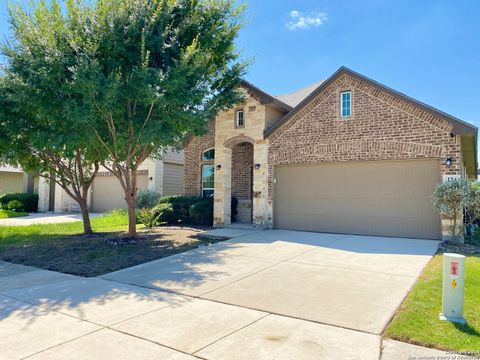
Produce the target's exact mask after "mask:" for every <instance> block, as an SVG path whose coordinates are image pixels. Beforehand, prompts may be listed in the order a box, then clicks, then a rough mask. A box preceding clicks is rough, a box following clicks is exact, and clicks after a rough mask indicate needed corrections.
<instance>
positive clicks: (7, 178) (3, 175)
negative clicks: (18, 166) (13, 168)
mask: <svg viewBox="0 0 480 360" xmlns="http://www.w3.org/2000/svg"><path fill="white" fill-rule="evenodd" d="M22 190H23V174H22V173H14V172H3V171H0V195H2V194H6V193H16V192H22Z"/></svg>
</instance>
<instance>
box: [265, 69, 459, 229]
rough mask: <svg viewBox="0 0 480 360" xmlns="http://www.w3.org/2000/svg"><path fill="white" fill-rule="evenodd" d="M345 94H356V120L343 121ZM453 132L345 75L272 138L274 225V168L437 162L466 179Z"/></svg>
mask: <svg viewBox="0 0 480 360" xmlns="http://www.w3.org/2000/svg"><path fill="white" fill-rule="evenodd" d="M346 90H350V91H351V92H352V116H351V117H348V118H341V117H340V108H339V106H340V92H342V91H346ZM451 131H452V125H451V123H449V122H448V121H446V120H444V119H442V118H439V117H435V116H434V115H432V114H431V113H429V112H426V111H424V110H422V109H421V108H419V107H418V106H415V105H413V104H411V103H409V102H407V101H405V100H403V99H400V98H397V97H393V96H392V95H390V94H388V93H387V92H385V91H382V90H380V89H379V88H377V87H375V86H373V85H371V84H369V83H366V82H365V81H361V80H360V79H357V78H355V77H352V76H349V75H346V74H344V75H342V76H340V77H339V78H337V79H336V80H335V81H334V82H333V83H331V84H330V85H329V86H328V87H327V88H326V89H325V90H324V91H322V92H321V93H320V94H319V95H317V97H316V98H314V99H312V101H310V103H308V104H307V105H306V106H305V107H304V108H303V109H302V110H301V111H299V112H298V113H297V114H295V115H294V116H293V117H292V118H291V119H289V121H287V122H286V123H285V124H283V125H282V126H281V127H280V128H279V129H277V131H276V132H274V133H273V134H272V135H271V136H270V137H269V138H268V140H269V154H268V164H269V169H268V170H269V172H268V206H269V209H268V214H269V218H268V220H269V223H270V224H271V222H272V210H273V209H272V195H273V194H272V191H273V168H274V166H275V165H286V164H296V163H322V162H327V163H329V162H337V161H361V160H403V159H421V158H438V159H441V160H442V161H440V164H441V165H440V173H441V175H461V174H462V173H463V161H462V158H461V149H460V139H459V138H458V139H457V138H456V137H452V136H451V135H450V134H451ZM447 157H451V158H452V160H453V163H452V165H451V166H450V167H446V166H445V165H444V159H446V158H447ZM443 223H444V222H443ZM443 226H445V223H444V224H443Z"/></svg>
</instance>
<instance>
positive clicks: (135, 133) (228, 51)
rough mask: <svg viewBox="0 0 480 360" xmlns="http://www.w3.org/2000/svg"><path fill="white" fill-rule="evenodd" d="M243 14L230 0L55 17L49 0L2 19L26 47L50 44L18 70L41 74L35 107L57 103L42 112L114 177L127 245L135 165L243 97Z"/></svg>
mask: <svg viewBox="0 0 480 360" xmlns="http://www.w3.org/2000/svg"><path fill="white" fill-rule="evenodd" d="M243 10H244V6H243V5H240V6H237V5H235V1H233V0H226V1H225V0H149V1H146V0H122V1H119V0H98V1H96V2H95V1H93V2H88V3H83V2H78V3H75V2H74V1H73V0H67V6H66V10H65V11H64V12H62V11H61V10H60V7H59V5H58V4H57V3H56V1H55V0H51V1H50V3H49V5H46V4H45V3H44V2H43V1H40V2H39V3H38V4H37V5H33V8H30V9H24V8H21V7H19V6H17V7H15V8H14V10H13V11H12V12H11V18H12V23H13V24H19V26H18V28H20V29H21V32H22V33H24V34H25V38H27V39H28V40H29V41H30V40H31V42H34V41H37V42H38V44H39V47H42V46H43V45H44V44H47V45H50V44H52V43H54V44H56V45H55V46H54V47H53V49H52V51H49V52H42V51H41V49H35V53H32V57H33V58H36V57H42V58H43V57H44V59H43V60H42V61H40V60H39V61H38V62H34V63H33V64H28V66H33V67H32V68H31V72H33V71H36V72H37V73H38V74H41V76H40V77H37V78H36V79H37V80H38V83H35V84H34V85H35V86H36V87H37V88H36V89H37V91H38V93H41V94H42V97H44V98H45V99H48V98H55V97H57V96H59V99H62V100H65V101H67V103H66V104H65V105H63V106H61V107H58V108H57V107H55V108H54V109H50V113H52V111H53V112H56V111H61V113H62V117H63V118H64V119H66V120H67V123H68V124H69V126H70V128H71V129H72V130H73V131H74V132H76V133H78V134H79V136H80V137H81V138H82V139H84V138H87V139H92V143H91V144H90V145H89V147H88V148H89V149H94V150H95V154H96V155H95V156H96V159H97V160H99V161H101V163H102V164H103V165H104V166H105V167H106V168H108V169H109V170H110V171H111V172H112V173H113V174H114V175H115V176H116V177H117V179H118V181H119V182H120V185H121V187H122V189H123V192H124V195H125V201H126V203H127V206H128V216H129V229H128V233H129V236H131V237H134V236H136V218H135V201H136V196H137V171H138V168H139V167H140V165H141V164H142V163H143V162H144V161H145V160H146V159H148V158H152V157H159V156H161V154H162V152H163V150H164V149H165V148H168V147H172V146H176V145H178V144H179V143H181V141H182V139H183V138H184V136H185V135H186V134H187V133H193V134H195V135H200V134H203V133H204V132H205V131H206V124H207V121H208V120H209V119H211V118H212V117H214V116H215V115H216V114H217V113H218V112H219V111H221V110H225V109H227V108H229V107H231V106H233V105H234V104H236V103H238V102H239V101H241V100H243V98H244V94H243V92H242V91H241V90H240V89H239V87H238V85H239V83H240V78H241V76H242V75H243V74H244V72H245V68H246V65H247V62H246V61H242V60H241V59H240V55H239V52H238V51H237V50H236V49H235V43H234V42H235V39H236V36H237V34H238V31H239V30H240V28H241V26H242V14H243ZM37 13H40V14H41V15H42V16H41V17H40V18H39V17H38V15H37ZM23 24H25V25H23ZM32 24H35V25H37V26H39V27H42V29H43V27H45V28H50V29H51V31H50V32H45V31H40V32H39V31H36V28H35V27H33V29H32V26H31V25H32ZM57 38H60V39H62V40H61V41H60V40H57ZM47 48H48V47H47ZM22 50H23V48H22V47H21V46H20V47H19V48H15V49H14V51H17V52H19V53H21V51H22ZM37 60H38V59H37ZM50 62H53V64H54V65H55V66H58V67H60V68H61V69H62V70H63V71H65V73H62V75H60V76H59V75H58V74H59V73H58V71H57V70H56V69H55V66H53V67H52V66H51V64H50ZM55 86H61V91H60V90H59V91H54V90H53V89H54V88H55ZM52 91H53V92H52ZM58 102H63V101H58ZM54 103H57V101H54ZM49 106H50V105H49V104H42V105H41V109H42V113H47V112H49V110H48V109H49ZM59 109H60V110H59ZM52 136H55V134H54V133H52ZM93 139H94V140H93Z"/></svg>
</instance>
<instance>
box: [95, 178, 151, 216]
mask: <svg viewBox="0 0 480 360" xmlns="http://www.w3.org/2000/svg"><path fill="white" fill-rule="evenodd" d="M137 186H138V189H139V190H147V187H148V176H147V175H145V174H139V175H137ZM126 208H127V203H126V201H125V195H124V192H123V189H122V186H121V185H120V182H119V181H118V179H117V178H116V177H115V176H113V175H106V176H105V175H102V176H97V177H96V178H95V180H94V182H93V199H92V209H93V211H94V212H107V211H110V210H112V209H126Z"/></svg>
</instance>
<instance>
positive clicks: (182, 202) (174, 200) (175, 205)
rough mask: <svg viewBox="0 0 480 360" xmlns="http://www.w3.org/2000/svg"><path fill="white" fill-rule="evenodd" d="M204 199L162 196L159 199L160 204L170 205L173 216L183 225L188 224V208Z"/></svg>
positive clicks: (198, 197)
mask: <svg viewBox="0 0 480 360" xmlns="http://www.w3.org/2000/svg"><path fill="white" fill-rule="evenodd" d="M203 199H204V198H202V197H200V196H164V197H162V198H161V199H160V201H159V203H160V204H171V205H172V209H173V212H174V216H175V217H176V218H177V220H178V221H179V222H181V223H183V224H189V223H190V222H191V220H190V213H189V210H190V206H192V205H193V204H196V203H198V202H199V201H202V200H203Z"/></svg>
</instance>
